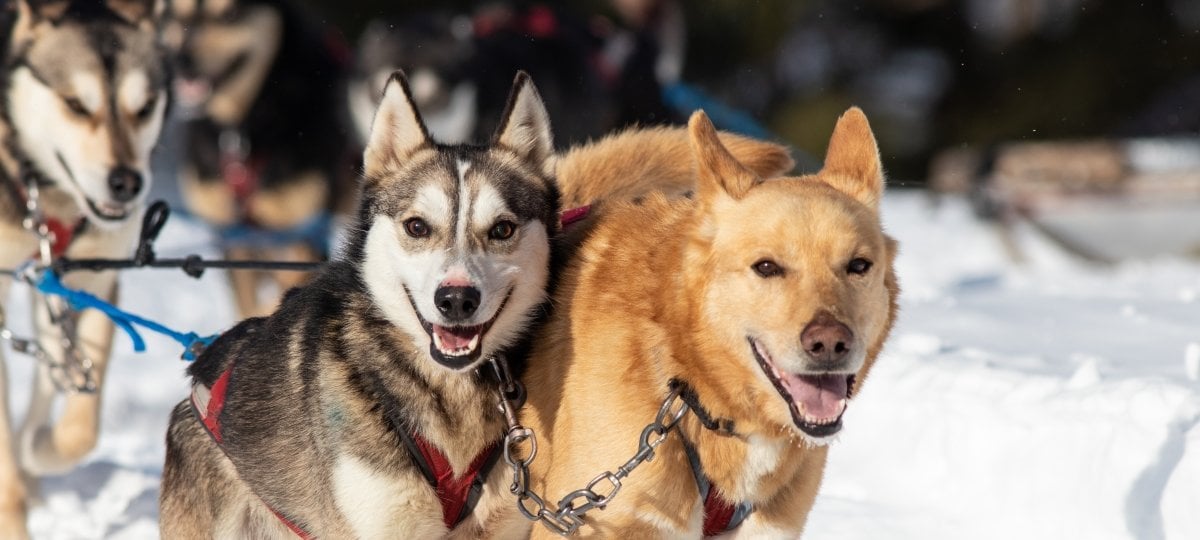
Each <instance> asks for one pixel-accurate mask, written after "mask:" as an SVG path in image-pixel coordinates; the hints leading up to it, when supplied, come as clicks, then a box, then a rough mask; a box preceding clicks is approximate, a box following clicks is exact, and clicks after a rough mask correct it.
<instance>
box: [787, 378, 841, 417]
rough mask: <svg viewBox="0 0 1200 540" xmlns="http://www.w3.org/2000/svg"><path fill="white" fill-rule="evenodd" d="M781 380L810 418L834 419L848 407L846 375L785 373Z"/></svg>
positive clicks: (802, 411)
mask: <svg viewBox="0 0 1200 540" xmlns="http://www.w3.org/2000/svg"><path fill="white" fill-rule="evenodd" d="M781 382H782V383H783V387H784V389H786V390H787V393H788V394H790V395H791V396H792V401H794V402H796V404H797V405H799V406H800V412H801V413H803V415H804V416H805V417H806V419H808V420H834V419H836V418H837V417H838V415H840V414H842V410H843V409H845V407H846V394H847V392H848V391H849V385H848V384H847V381H846V375H844V374H842V375H792V374H790V373H788V374H784V376H783V378H782V380H781Z"/></svg>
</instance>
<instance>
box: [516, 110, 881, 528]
mask: <svg viewBox="0 0 1200 540" xmlns="http://www.w3.org/2000/svg"><path fill="white" fill-rule="evenodd" d="M689 131H690V134H691V146H692V156H694V158H693V157H689V156H688V155H687V154H686V153H684V152H680V151H679V148H678V145H674V146H667V145H662V144H654V143H650V144H643V145H642V146H643V151H644V152H647V153H651V154H666V155H673V156H676V159H677V160H678V161H680V162H682V163H688V164H691V163H694V164H695V169H694V170H695V176H694V179H693V182H694V184H693V185H694V186H695V192H694V194H693V195H692V196H691V197H668V196H664V195H662V194H659V193H649V194H647V195H645V196H643V197H641V198H638V199H633V200H629V201H627V202H623V203H622V202H619V203H617V204H610V205H607V206H606V207H604V208H602V209H600V210H599V211H597V212H594V213H593V216H591V217H590V218H589V219H590V220H591V221H590V223H589V225H588V227H590V230H589V231H588V232H587V234H586V239H585V240H583V243H582V245H581V246H580V247H579V248H578V252H577V253H576V254H574V255H573V256H571V257H570V260H569V261H568V263H567V264H566V266H565V267H564V269H563V271H562V274H561V275H562V278H561V280H560V282H559V283H558V284H557V286H556V288H555V292H554V296H553V300H552V302H553V305H554V309H555V311H554V313H553V315H552V316H551V317H550V318H549V320H548V322H547V323H546V325H545V326H544V328H543V329H541V330H539V331H538V332H537V333H536V339H535V340H534V346H533V349H532V354H531V356H530V357H529V359H528V363H527V370H526V372H525V374H524V381H525V383H526V384H527V385H528V387H529V388H530V392H529V399H528V403H527V405H526V407H525V409H523V410H522V420H523V421H524V422H525V423H526V425H527V426H529V427H530V428H532V429H533V430H534V431H535V432H536V433H538V434H539V435H541V437H540V442H542V448H541V451H540V452H539V453H538V455H537V456H536V458H537V459H535V460H534V462H533V478H534V482H533V485H534V486H536V487H537V489H539V490H540V491H541V492H542V494H543V495H544V496H546V497H547V499H546V500H550V501H556V500H559V498H560V497H562V496H564V495H567V494H568V493H572V492H574V490H577V489H580V488H582V487H584V486H585V485H588V481H589V480H592V479H593V478H597V476H596V475H597V474H599V473H601V472H603V471H608V470H614V469H613V467H617V466H619V465H621V464H623V463H626V461H627V460H629V459H630V457H631V456H634V454H635V453H637V452H638V448H639V434H641V437H647V435H648V432H644V431H643V430H644V429H646V428H647V426H648V425H650V424H651V423H652V422H654V420H655V418H656V412H658V411H659V410H660V407H662V406H663V403H664V399H665V398H667V397H668V396H670V395H672V394H671V393H672V392H678V396H679V400H680V401H679V402H671V403H672V404H671V405H670V407H671V408H669V409H668V410H670V411H672V412H675V411H679V410H681V408H682V407H683V404H684V403H686V404H687V405H688V407H689V408H690V412H687V413H686V415H685V416H682V420H680V421H679V422H678V424H677V429H675V430H674V431H669V432H667V433H666V434H665V438H664V440H663V441H662V444H661V446H659V447H658V448H657V452H656V454H655V458H654V460H653V461H649V462H646V463H645V464H643V465H641V466H640V467H639V468H638V469H637V470H635V471H633V472H632V473H631V474H629V476H628V477H627V478H624V479H623V480H622V482H621V483H620V486H619V487H620V488H621V489H620V496H619V497H618V498H616V499H614V500H613V502H611V503H610V504H608V505H607V506H606V507H605V508H603V509H593V510H591V511H589V512H588V513H587V515H586V517H585V519H584V524H583V527H582V528H581V529H580V531H579V532H580V533H581V536H583V537H587V538H615V537H618V536H625V537H628V538H699V537H701V536H711V535H718V534H726V533H732V534H733V535H734V536H736V537H739V538H796V537H797V536H799V534H800V533H801V531H802V529H803V527H804V523H805V520H806V518H807V516H808V512H809V509H810V508H811V507H812V504H813V501H814V498H815V497H816V493H817V488H818V486H819V485H820V482H821V476H822V473H823V470H824V466H825V459H826V455H827V452H828V448H829V447H828V446H827V443H828V441H829V439H830V437H832V436H833V435H834V434H835V433H837V432H838V431H839V430H840V429H841V427H842V414H843V412H844V411H845V408H846V404H847V401H848V400H849V399H850V397H851V392H852V390H853V389H854V388H855V387H856V386H858V385H861V384H862V383H863V379H864V377H865V376H866V374H867V372H868V370H869V369H870V368H871V366H872V365H873V363H874V361H875V359H876V357H877V355H878V354H879V352H880V350H881V347H882V346H883V342H884V340H885V339H886V337H887V335H888V332H889V330H890V328H891V325H892V321H893V320H894V318H895V315H896V299H897V295H898V288H897V285H896V279H895V275H894V272H893V269H892V261H893V259H894V256H895V253H896V243H895V241H894V240H892V239H891V238H889V237H888V236H887V235H886V234H884V232H883V230H882V228H881V225H880V216H879V202H880V198H881V197H882V195H883V169H882V166H881V164H880V160H879V150H878V148H877V147H876V144H875V139H874V136H873V135H872V133H871V129H870V126H869V125H868V124H867V119H866V117H865V116H864V115H863V114H862V112H861V111H859V110H858V109H851V110H850V111H847V112H846V113H845V114H844V115H843V116H842V118H841V119H840V120H839V121H838V123H837V126H836V127H835V128H834V133H833V136H832V139H831V141H830V143H829V150H828V153H827V155H826V160H825V166H824V168H823V169H822V170H821V171H820V172H818V173H816V174H812V175H806V176H800V177H775V176H776V175H763V174H762V173H761V171H760V170H757V169H756V168H754V167H750V166H747V164H746V163H745V162H743V161H742V160H741V159H739V158H738V157H737V156H736V155H734V154H732V153H731V152H730V149H731V148H732V147H731V146H729V145H728V144H727V143H725V142H724V141H722V140H720V139H719V138H718V137H717V133H716V132H715V130H714V129H713V126H712V124H711V123H710V122H709V120H708V118H707V117H706V116H705V115H704V114H703V113H696V114H695V115H694V116H693V117H692V120H691V122H690V123H689ZM617 165H618V164H616V163H614V164H613V166H617ZM564 172H565V171H564V169H563V168H562V167H559V169H558V174H559V176H558V178H559V181H560V183H561V184H562V185H563V190H564V192H565V193H570V192H572V191H574V192H587V193H590V194H592V195H593V196H595V194H597V193H603V192H604V191H611V192H615V193H625V192H629V191H630V190H631V189H634V190H642V191H644V190H645V189H646V188H647V187H648V186H649V185H652V184H654V183H657V182H658V180H657V178H656V176H655V175H648V176H647V177H646V178H644V179H642V180H639V179H637V178H632V179H631V178H629V177H627V176H625V175H615V174H609V175H583V176H581V175H570V174H564ZM580 181H582V182H584V183H587V184H590V185H588V187H587V189H586V190H581V189H579V188H574V187H571V185H572V184H574V183H576V182H580ZM666 187H667V188H669V190H674V189H676V188H677V187H678V183H677V182H668V183H667V184H666ZM572 234H574V233H572ZM547 388H552V389H554V391H541V392H538V391H535V389H547ZM659 414H663V413H659ZM649 435H653V433H649ZM602 491H603V490H602ZM511 513H512V514H514V515H515V514H516V513H517V512H516V510H515V509H514V510H512V511H511ZM515 519H518V520H523V518H520V517H516V518H515ZM734 531H736V532H734ZM533 536H534V537H535V538H546V537H550V536H552V533H550V532H549V531H548V530H546V529H544V528H542V527H540V526H539V527H537V528H535V529H534V531H533Z"/></svg>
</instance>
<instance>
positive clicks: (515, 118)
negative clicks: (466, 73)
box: [492, 71, 554, 174]
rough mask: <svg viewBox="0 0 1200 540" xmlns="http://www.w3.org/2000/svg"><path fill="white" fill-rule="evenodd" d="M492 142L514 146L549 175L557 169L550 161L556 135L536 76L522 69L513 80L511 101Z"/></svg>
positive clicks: (509, 97) (512, 147) (505, 109)
mask: <svg viewBox="0 0 1200 540" xmlns="http://www.w3.org/2000/svg"><path fill="white" fill-rule="evenodd" d="M492 144H498V145H501V146H505V147H508V148H510V149H512V150H513V151H515V152H516V153H517V154H520V155H521V156H522V157H524V158H525V159H528V160H529V161H531V162H533V163H536V164H538V165H539V166H540V167H541V168H542V170H543V171H544V172H546V173H547V174H549V173H550V172H551V171H553V167H552V166H551V165H550V160H551V158H553V157H554V134H553V132H552V131H550V113H548V112H546V105H545V104H544V103H542V97H541V96H540V95H539V94H538V91H537V88H536V87H535V86H534V85H533V79H531V78H529V74H528V73H525V72H524V71H518V72H517V76H516V77H515V78H514V79H513V85H512V91H511V92H509V95H508V104H507V105H506V106H505V108H504V115H503V116H501V117H500V127H498V128H496V134H495V135H494V136H493V137H492Z"/></svg>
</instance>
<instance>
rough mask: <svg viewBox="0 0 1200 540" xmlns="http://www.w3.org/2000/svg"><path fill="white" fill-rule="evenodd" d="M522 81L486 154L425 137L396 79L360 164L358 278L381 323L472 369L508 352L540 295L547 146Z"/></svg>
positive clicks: (551, 208)
mask: <svg viewBox="0 0 1200 540" xmlns="http://www.w3.org/2000/svg"><path fill="white" fill-rule="evenodd" d="M551 140H552V139H551V134H550V129H549V123H548V117H547V115H546V112H545V108H544V107H543V105H542V103H541V99H540V97H538V95H537V91H536V89H534V87H533V85H532V83H530V82H529V80H528V77H526V76H524V75H523V74H522V75H520V76H518V78H517V81H516V82H515V83H514V87H513V91H512V95H511V96H510V98H509V111H508V113H507V114H506V115H505V120H504V121H503V122H502V123H501V127H500V129H499V130H498V132H497V135H496V137H495V139H494V142H493V145H492V146H489V147H472V146H454V147H446V146H440V145H438V144H436V143H434V142H433V141H431V140H430V138H429V136H428V133H427V131H426V129H425V126H424V124H423V123H422V121H421V118H420V116H419V114H418V113H417V111H416V108H415V106H414V105H413V100H412V97H411V94H410V93H409V91H408V86H407V82H406V81H405V80H404V79H403V77H401V76H394V77H393V78H392V79H391V81H389V83H388V85H387V89H386V91H385V94H384V98H383V101H382V103H381V105H380V108H379V111H378V112H377V113H376V115H375V120H374V122H373V126H372V130H371V138H370V142H369V144H368V146H367V150H366V153H365V157H364V168H365V175H366V184H365V185H364V200H367V201H370V204H369V205H367V206H368V209H367V210H365V211H367V212H369V213H370V215H369V216H364V226H365V227H367V231H366V233H365V234H366V238H365V242H364V250H365V253H364V259H365V265H364V270H363V275H364V279H365V281H366V283H367V286H368V288H369V289H370V291H371V294H372V296H373V297H374V299H375V302H376V303H377V305H378V307H379V308H380V310H381V311H382V312H383V313H384V315H385V316H386V317H387V318H388V319H389V320H391V321H392V322H393V323H394V324H396V325H397V326H398V327H400V328H401V329H403V330H404V331H405V332H407V333H408V334H409V335H411V336H412V337H413V339H414V341H415V342H416V343H421V344H427V345H428V348H429V354H430V358H431V359H432V360H433V361H435V362H437V363H438V364H440V365H442V366H444V367H446V368H450V369H452V370H468V369H472V368H474V367H475V366H477V365H478V363H479V362H480V361H481V360H482V359H483V358H486V357H487V356H488V355H489V354H491V353H492V352H494V351H496V350H498V349H501V348H503V347H505V346H508V345H511V344H512V342H513V341H514V340H515V339H516V338H517V337H518V336H519V335H520V334H521V333H522V332H523V330H524V329H525V328H526V326H527V325H528V324H529V323H530V321H531V319H532V317H533V316H534V315H535V313H534V311H535V308H536V307H537V306H538V305H539V304H541V303H542V302H543V301H544V299H545V289H546V285H547V282H548V279H549V260H550V246H549V237H550V234H551V232H552V228H553V227H557V223H556V221H555V220H556V208H555V205H553V204H547V201H548V200H549V198H548V197H547V193H548V192H550V191H552V190H553V189H554V188H553V186H552V181H551V180H550V177H549V175H548V171H549V170H550V167H551V164H550V160H551V159H552V152H553V147H552V142H551Z"/></svg>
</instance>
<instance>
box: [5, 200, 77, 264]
mask: <svg viewBox="0 0 1200 540" xmlns="http://www.w3.org/2000/svg"><path fill="white" fill-rule="evenodd" d="M11 185H12V193H13V195H15V196H16V197H17V199H18V200H17V202H18V203H19V204H20V205H21V206H22V207H24V206H26V205H28V204H29V193H28V192H27V191H26V190H25V186H23V185H21V183H20V182H13V183H12V184H11ZM84 222H85V218H84V217H83V216H80V217H79V219H77V220H75V223H73V224H71V225H69V226H68V225H67V224H66V223H63V222H62V221H61V220H59V219H56V218H52V217H47V218H46V220H45V223H46V229H47V230H49V231H50V254H51V255H53V256H54V258H56V259H57V258H59V257H62V256H63V255H64V254H66V252H67V248H69V247H71V242H73V241H75V233H76V232H78V231H79V230H80V229H81V228H83V224H84ZM40 255H41V252H40V251H39V250H34V252H33V257H34V258H37V257H38V256H40Z"/></svg>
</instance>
